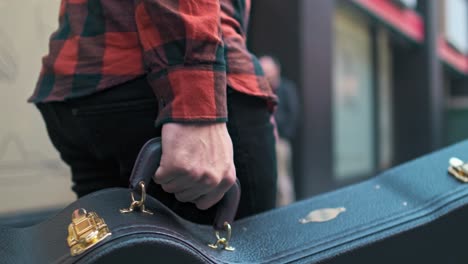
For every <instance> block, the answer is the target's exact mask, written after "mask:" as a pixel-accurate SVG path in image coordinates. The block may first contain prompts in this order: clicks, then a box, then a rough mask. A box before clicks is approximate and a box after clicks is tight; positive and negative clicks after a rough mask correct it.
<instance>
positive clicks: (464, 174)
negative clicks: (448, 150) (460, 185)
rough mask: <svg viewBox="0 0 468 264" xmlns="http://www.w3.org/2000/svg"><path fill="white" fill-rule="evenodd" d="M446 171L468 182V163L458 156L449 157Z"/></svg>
mask: <svg viewBox="0 0 468 264" xmlns="http://www.w3.org/2000/svg"><path fill="white" fill-rule="evenodd" d="M449 164H450V166H449V167H448V171H449V172H450V174H452V176H453V177H455V178H457V179H458V180H459V181H462V182H468V163H465V162H463V161H462V160H461V159H459V158H450V160H449Z"/></svg>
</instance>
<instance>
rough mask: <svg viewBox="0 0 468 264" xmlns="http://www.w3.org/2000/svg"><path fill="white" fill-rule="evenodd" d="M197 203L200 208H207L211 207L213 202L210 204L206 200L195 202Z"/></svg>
mask: <svg viewBox="0 0 468 264" xmlns="http://www.w3.org/2000/svg"><path fill="white" fill-rule="evenodd" d="M195 205H196V206H197V208H198V209H200V210H207V209H208V208H210V207H211V206H212V205H211V204H209V203H208V202H205V201H201V202H197V203H195Z"/></svg>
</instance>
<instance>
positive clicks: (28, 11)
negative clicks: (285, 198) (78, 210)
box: [0, 0, 74, 214]
mask: <svg viewBox="0 0 468 264" xmlns="http://www.w3.org/2000/svg"><path fill="white" fill-rule="evenodd" d="M59 3H60V2H59V0H21V1H11V0H9V1H7V0H0V39H1V41H0V91H1V95H0V201H3V202H2V203H0V214H3V213H6V212H9V213H11V212H19V211H23V210H31V209H40V208H43V207H57V206H62V205H65V204H67V203H69V202H70V201H72V200H73V199H74V195H73V193H72V192H71V191H70V175H69V170H68V168H67V167H66V166H65V165H64V164H63V163H62V162H61V161H60V159H59V157H58V154H57V152H56V151H55V149H54V148H53V147H52V145H51V143H50V141H49V139H48V137H47V134H46V130H45V127H44V124H43V121H42V118H41V116H40V115H39V113H38V111H37V110H36V109H35V107H34V105H31V104H28V103H27V102H26V100H27V98H28V97H29V96H30V94H31V93H32V91H33V88H34V85H35V82H36V79H37V76H38V73H39V70H40V62H41V57H42V56H43V55H44V54H45V53H46V51H47V40H48V38H49V36H50V34H51V32H52V31H53V30H54V28H56V27H57V21H58V19H57V14H58V7H59ZM6 201H7V202H6Z"/></svg>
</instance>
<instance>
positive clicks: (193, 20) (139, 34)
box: [29, 0, 276, 221]
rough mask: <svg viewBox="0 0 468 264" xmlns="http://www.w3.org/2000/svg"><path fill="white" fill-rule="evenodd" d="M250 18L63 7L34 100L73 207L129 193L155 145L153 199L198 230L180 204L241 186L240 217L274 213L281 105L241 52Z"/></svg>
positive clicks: (112, 5) (210, 199)
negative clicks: (66, 174) (142, 152)
mask: <svg viewBox="0 0 468 264" xmlns="http://www.w3.org/2000/svg"><path fill="white" fill-rule="evenodd" d="M249 9H250V0H134V1H119V0H62V1H61V4H60V14H59V28H58V30H57V31H56V32H55V33H53V35H52V36H51V38H50V45H49V47H50V48H49V53H48V54H47V55H46V56H45V57H44V58H43V62H42V70H41V73H40V77H39V80H38V82H37V86H36V89H35V91H34V94H33V95H32V96H31V98H30V99H29V101H30V102H32V103H35V104H36V105H37V107H38V108H39V110H40V112H41V113H42V116H43V118H44V121H45V124H46V127H47V130H48V133H49V136H50V139H51V141H52V143H53V145H54V146H55V148H56V149H57V150H58V151H59V153H60V155H61V158H62V159H63V160H64V162H66V163H67V164H68V165H69V166H70V168H71V174H72V181H73V187H72V189H73V190H74V191H75V192H76V194H77V195H78V197H80V196H83V195H86V194H88V193H91V192H94V191H97V190H100V189H103V188H109V187H127V186H128V178H129V175H130V173H131V170H132V167H133V163H134V162H135V159H136V156H137V154H138V151H139V149H140V148H141V147H142V146H143V144H144V143H145V142H146V141H147V140H149V139H150V138H153V137H156V136H161V137H162V147H163V154H162V159H161V163H160V167H159V169H158V170H157V171H156V173H155V176H154V181H155V182H156V183H157V184H159V187H157V188H159V190H156V191H155V192H154V195H155V196H156V198H158V199H161V200H162V201H163V202H164V203H165V204H166V205H168V206H169V207H171V208H172V209H173V210H175V211H176V212H177V213H179V214H182V215H184V217H186V218H189V219H190V220H193V221H198V220H200V218H203V217H200V215H202V214H195V213H193V211H194V210H192V209H193V208H188V207H190V206H189V205H187V204H186V203H190V204H193V205H194V206H196V207H197V208H198V209H202V210H205V209H208V208H211V207H212V206H213V205H215V204H216V203H217V202H218V201H219V200H220V199H221V198H222V197H223V195H224V193H225V192H226V191H227V190H228V189H229V188H230V187H231V186H232V185H233V184H234V182H235V179H236V177H237V178H238V179H239V181H240V183H241V186H242V198H241V202H240V208H239V210H238V217H243V216H247V215H251V214H255V213H259V212H262V211H265V210H268V209H271V208H273V207H274V206H275V193H276V161H275V147H274V136H273V125H272V124H271V123H270V121H269V120H270V116H271V112H272V109H273V107H274V104H275V102H276V98H275V96H274V94H273V92H272V90H271V88H270V86H269V85H268V82H267V81H266V79H265V78H264V76H263V72H262V70H261V67H260V65H259V63H258V61H257V59H256V58H255V56H253V55H252V54H251V53H250V52H249V51H248V50H247V48H246V28H247V23H248V18H249ZM161 190H164V191H165V193H163V192H162V191H161ZM167 193H169V194H167ZM194 206H192V207H194ZM187 208H188V209H187ZM197 215H198V216H197Z"/></svg>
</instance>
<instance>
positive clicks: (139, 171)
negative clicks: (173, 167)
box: [130, 138, 241, 230]
mask: <svg viewBox="0 0 468 264" xmlns="http://www.w3.org/2000/svg"><path fill="white" fill-rule="evenodd" d="M161 155H162V145H161V138H153V139H150V140H149V141H148V142H146V143H145V145H144V146H143V147H142V148H141V150H140V153H139V154H138V157H137V159H136V162H135V166H134V167H133V171H132V175H131V177H130V189H132V190H133V191H135V192H137V193H138V192H140V187H139V183H140V182H144V183H145V186H148V184H149V183H150V181H151V180H152V178H153V175H154V173H155V172H156V170H157V169H158V167H159V163H160V162H161ZM240 194H241V190H240V183H239V181H238V180H236V183H235V184H234V185H233V186H232V187H231V189H229V191H227V192H226V194H224V197H223V199H222V200H221V201H220V202H219V203H218V205H217V206H218V210H217V212H216V217H215V219H214V224H213V225H214V228H215V229H216V230H222V229H224V222H228V223H232V222H233V221H234V217H235V216H236V213H237V208H238V206H239V200H240Z"/></svg>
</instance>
